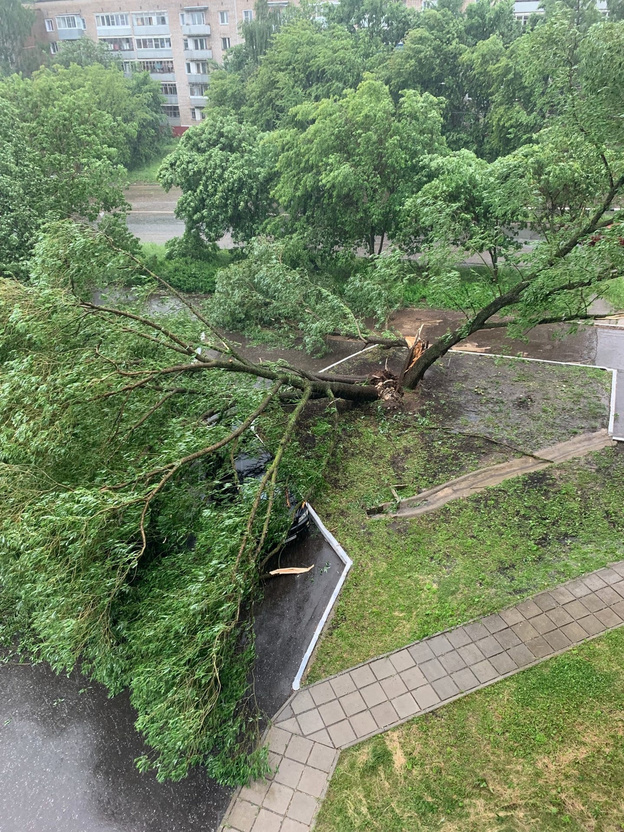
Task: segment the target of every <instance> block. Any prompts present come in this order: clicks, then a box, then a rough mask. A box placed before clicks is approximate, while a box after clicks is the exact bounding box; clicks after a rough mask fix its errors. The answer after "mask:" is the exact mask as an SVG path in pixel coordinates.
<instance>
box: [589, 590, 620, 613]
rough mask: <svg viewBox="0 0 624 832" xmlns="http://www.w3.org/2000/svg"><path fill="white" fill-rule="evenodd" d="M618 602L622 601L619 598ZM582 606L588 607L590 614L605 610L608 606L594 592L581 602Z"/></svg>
mask: <svg viewBox="0 0 624 832" xmlns="http://www.w3.org/2000/svg"><path fill="white" fill-rule="evenodd" d="M616 594H617V593H616ZM617 600H618V601H619V600H620V598H619V596H618V598H617ZM581 604H582V605H583V606H584V607H587V609H588V610H589V612H597V611H598V610H603V609H604V608H605V607H606V606H607V605H606V604H605V602H604V601H603V600H602V599H601V598H599V597H598V596H597V595H596V594H595V593H594V592H592V593H591V595H586V596H585V597H584V598H583V599H582V600H581Z"/></svg>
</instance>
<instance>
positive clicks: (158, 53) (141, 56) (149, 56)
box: [121, 49, 173, 81]
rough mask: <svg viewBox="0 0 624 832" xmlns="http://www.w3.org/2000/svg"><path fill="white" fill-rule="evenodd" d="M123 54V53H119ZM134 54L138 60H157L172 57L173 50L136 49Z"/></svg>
mask: <svg viewBox="0 0 624 832" xmlns="http://www.w3.org/2000/svg"><path fill="white" fill-rule="evenodd" d="M121 54H125V53H121ZM136 56H137V58H138V60H139V61H153V60H158V59H159V58H161V59H163V60H166V59H167V58H173V50H172V49H137V51H136ZM150 74H151V73H150ZM158 77H159V78H161V80H162V81H164V80H165V79H164V78H162V76H160V75H159V76H158Z"/></svg>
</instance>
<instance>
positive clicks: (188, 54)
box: [184, 49, 212, 77]
mask: <svg viewBox="0 0 624 832" xmlns="http://www.w3.org/2000/svg"><path fill="white" fill-rule="evenodd" d="M184 57H185V59H186V60H187V61H211V60H212V49H185V50H184ZM189 77H190V76H189Z"/></svg>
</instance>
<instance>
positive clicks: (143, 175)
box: [127, 136, 179, 185]
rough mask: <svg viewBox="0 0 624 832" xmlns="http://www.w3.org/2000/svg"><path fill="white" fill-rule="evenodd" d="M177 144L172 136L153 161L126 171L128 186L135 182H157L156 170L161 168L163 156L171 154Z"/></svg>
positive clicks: (176, 140)
mask: <svg viewBox="0 0 624 832" xmlns="http://www.w3.org/2000/svg"><path fill="white" fill-rule="evenodd" d="M178 142H179V139H178V138H174V137H173V136H172V137H171V139H169V141H167V143H166V144H165V145H164V146H163V149H162V151H161V153H160V154H159V155H158V156H157V157H156V158H155V159H152V160H151V161H150V162H147V163H146V164H144V165H142V166H141V167H140V168H134V170H129V171H127V181H128V184H129V185H132V184H134V183H135V182H147V183H152V182H157V181H158V180H157V179H156V174H157V173H158V168H159V167H160V166H161V164H162V161H163V159H164V158H165V156H168V155H169V154H170V153H173V151H174V150H175V149H176V146H177V144H178Z"/></svg>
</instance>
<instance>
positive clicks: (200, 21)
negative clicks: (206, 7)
mask: <svg viewBox="0 0 624 832" xmlns="http://www.w3.org/2000/svg"><path fill="white" fill-rule="evenodd" d="M205 22H206V13H205V12H188V11H187V12H182V14H181V15H180V23H181V24H182V25H183V26H184V25H186V26H203V25H204V24H205Z"/></svg>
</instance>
